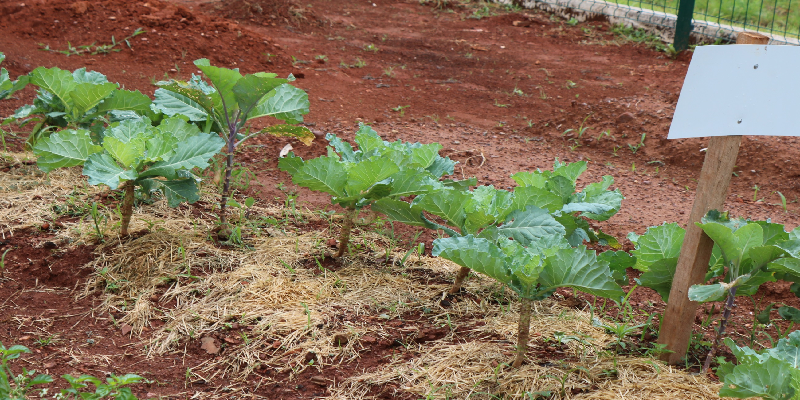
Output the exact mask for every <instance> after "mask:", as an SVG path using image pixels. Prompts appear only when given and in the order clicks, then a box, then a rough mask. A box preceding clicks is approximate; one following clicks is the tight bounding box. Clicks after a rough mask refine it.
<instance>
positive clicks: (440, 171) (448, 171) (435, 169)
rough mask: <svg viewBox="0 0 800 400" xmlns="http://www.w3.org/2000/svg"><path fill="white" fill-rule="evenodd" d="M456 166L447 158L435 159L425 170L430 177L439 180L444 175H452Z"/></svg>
mask: <svg viewBox="0 0 800 400" xmlns="http://www.w3.org/2000/svg"><path fill="white" fill-rule="evenodd" d="M455 166H456V162H455V161H453V160H451V159H450V158H448V157H437V158H436V159H435V160H434V161H433V164H431V165H430V166H429V167H428V168H425V169H426V170H427V171H428V172H429V173H430V174H431V175H433V176H434V177H436V178H440V177H442V176H445V175H453V170H454V168H455Z"/></svg>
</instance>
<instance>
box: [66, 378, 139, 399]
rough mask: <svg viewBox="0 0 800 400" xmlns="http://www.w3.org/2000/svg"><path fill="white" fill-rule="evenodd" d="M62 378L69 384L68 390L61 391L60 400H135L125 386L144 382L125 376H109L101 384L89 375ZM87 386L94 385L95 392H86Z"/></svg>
mask: <svg viewBox="0 0 800 400" xmlns="http://www.w3.org/2000/svg"><path fill="white" fill-rule="evenodd" d="M62 378H64V379H66V380H67V382H69V385H70V388H69V389H61V397H60V398H62V399H75V400H100V399H106V398H112V399H114V400H136V399H137V397H136V396H134V395H133V393H132V392H131V389H130V388H127V387H125V386H128V385H132V384H135V383H139V382H142V381H144V378H142V377H141V376H139V375H135V374H126V375H123V376H116V375H113V374H112V375H111V376H109V377H108V378H106V381H105V382H103V381H101V380H100V379H99V378H96V377H94V376H91V375H81V376H79V377H77V378H76V377H73V376H72V375H63V376H62ZM89 384H92V385H94V387H95V391H94V392H91V391H86V390H87V389H89Z"/></svg>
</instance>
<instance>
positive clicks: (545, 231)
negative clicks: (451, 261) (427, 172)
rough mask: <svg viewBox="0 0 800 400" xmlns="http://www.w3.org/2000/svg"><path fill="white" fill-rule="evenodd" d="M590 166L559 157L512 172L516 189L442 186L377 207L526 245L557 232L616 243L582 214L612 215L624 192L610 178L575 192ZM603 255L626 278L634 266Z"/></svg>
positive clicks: (451, 231) (459, 278) (411, 221)
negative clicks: (551, 164)
mask: <svg viewBox="0 0 800 400" xmlns="http://www.w3.org/2000/svg"><path fill="white" fill-rule="evenodd" d="M585 170H586V163H585V162H579V163H574V164H562V163H559V162H558V161H556V164H555V168H554V171H536V172H520V173H517V174H515V175H513V176H512V178H514V179H515V180H516V181H517V182H518V183H520V185H521V186H519V187H517V188H516V189H515V190H514V191H513V192H509V191H506V190H502V189H495V188H494V187H493V186H480V187H478V188H476V189H475V190H473V191H463V190H455V189H450V190H439V191H434V192H431V193H427V194H423V195H420V196H417V197H416V198H415V199H414V200H413V201H412V202H411V203H410V204H407V205H405V207H404V206H403V204H402V203H403V202H401V201H399V200H395V199H381V200H379V201H377V202H376V203H375V205H373V207H372V209H373V210H375V211H378V212H381V213H383V214H386V215H387V216H388V217H389V218H390V219H393V220H395V221H399V222H403V223H406V224H408V225H414V226H424V227H428V228H430V229H436V230H442V231H444V232H445V233H446V234H447V235H448V236H450V237H461V236H467V235H473V236H475V237H481V238H486V239H490V240H497V239H499V238H501V237H506V238H512V239H514V240H516V241H517V242H518V243H519V244H521V245H522V246H527V245H528V244H529V243H531V242H533V241H537V240H539V239H540V238H542V237H544V236H548V235H553V234H557V235H561V236H563V237H564V238H565V239H566V240H567V242H568V243H570V244H571V245H573V246H577V245H580V244H582V243H583V241H584V240H594V241H603V242H604V244H616V241H615V240H613V238H611V237H610V236H608V235H605V234H602V233H597V232H594V231H593V230H592V229H591V228H590V227H589V224H588V222H586V221H585V220H584V219H583V218H581V215H583V216H586V217H592V218H594V219H598V220H603V219H608V218H609V217H611V216H612V215H613V214H614V213H616V212H617V211H618V210H619V207H620V204H621V201H622V195H621V194H620V193H619V191H617V190H614V191H609V190H607V189H608V187H609V186H610V185H611V183H613V179H612V178H611V177H604V178H603V181H602V182H599V183H592V184H590V185H588V186H587V187H586V188H585V189H584V190H583V191H581V192H578V193H575V181H576V180H577V178H578V177H579V176H580V174H581V173H583V171H585ZM426 214H429V215H432V216H433V217H431V218H432V219H436V220H437V221H438V222H434V221H432V220H431V218H428V217H426ZM604 257H607V258H611V257H614V258H616V259H617V260H616V261H617V262H615V263H614V265H616V266H618V267H619V269H618V270H615V272H614V275H615V277H617V278H618V280H623V279H624V278H625V273H624V271H625V267H622V264H621V263H623V262H626V261H623V259H627V262H628V264H630V263H631V261H632V259H631V258H630V257H629V256H628V255H627V254H625V253H624V252H619V254H613V253H610V254H608V255H605V256H604ZM469 271H470V270H469V268H467V267H463V266H462V268H461V270H459V272H458V274H457V275H456V279H455V282H454V284H453V286H452V287H451V288H450V293H451V294H453V293H457V292H458V291H459V289H460V288H461V285H462V284H463V281H464V279H466V277H467V275H468V274H469Z"/></svg>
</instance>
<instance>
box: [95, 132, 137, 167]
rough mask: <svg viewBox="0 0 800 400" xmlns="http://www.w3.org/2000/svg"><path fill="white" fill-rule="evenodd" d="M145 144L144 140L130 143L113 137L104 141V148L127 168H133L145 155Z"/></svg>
mask: <svg viewBox="0 0 800 400" xmlns="http://www.w3.org/2000/svg"><path fill="white" fill-rule="evenodd" d="M145 144H146V143H145V140H144V138H141V139H140V140H132V141H130V142H129V143H125V142H122V141H121V140H119V139H117V138H115V137H111V136H108V137H106V138H105V139H104V140H103V148H104V149H105V150H106V151H107V152H108V154H109V155H111V157H113V158H114V160H116V161H117V162H119V163H120V164H122V166H123V167H125V168H131V167H133V163H134V161H136V160H137V159H138V158H139V157H141V155H142V154H144V149H145Z"/></svg>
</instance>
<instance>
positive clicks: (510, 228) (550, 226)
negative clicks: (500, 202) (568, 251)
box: [494, 206, 566, 246]
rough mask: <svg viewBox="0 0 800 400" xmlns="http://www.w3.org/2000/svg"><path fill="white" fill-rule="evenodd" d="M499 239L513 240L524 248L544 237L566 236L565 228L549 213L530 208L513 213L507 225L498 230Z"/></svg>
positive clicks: (496, 230) (497, 236)
mask: <svg viewBox="0 0 800 400" xmlns="http://www.w3.org/2000/svg"><path fill="white" fill-rule="evenodd" d="M494 231H495V232H496V239H497V238H512V239H514V240H516V241H517V242H519V243H520V244H521V245H523V246H527V245H528V244H530V243H531V242H534V241H536V240H538V239H539V238H541V237H544V236H550V235H558V236H562V237H563V236H564V234H565V233H566V231H565V230H564V226H563V225H561V224H559V223H558V222H557V221H556V220H555V219H554V218H553V217H552V216H551V215H550V214H549V213H548V212H547V211H545V210H542V209H540V208H536V207H534V206H528V207H527V208H526V209H525V210H524V211H521V210H517V211H514V212H512V213H511V214H510V215H509V216H508V219H507V220H506V223H505V224H503V225H500V226H499V227H497V228H496V229H494Z"/></svg>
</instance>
